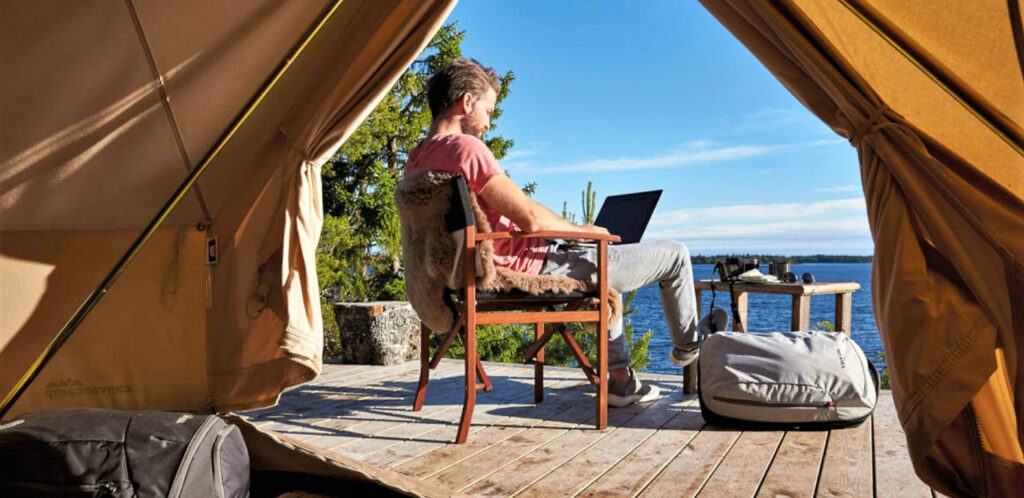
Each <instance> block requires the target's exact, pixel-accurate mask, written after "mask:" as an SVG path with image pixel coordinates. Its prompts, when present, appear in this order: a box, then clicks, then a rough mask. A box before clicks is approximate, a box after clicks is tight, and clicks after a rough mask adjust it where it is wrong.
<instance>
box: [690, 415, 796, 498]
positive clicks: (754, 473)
mask: <svg viewBox="0 0 1024 498" xmlns="http://www.w3.org/2000/svg"><path fill="white" fill-rule="evenodd" d="M783 434H784V433H783V432H777V431H748V432H744V433H743V434H742V435H741V436H740V438H739V440H738V441H736V444H734V445H733V446H732V449H730V450H729V454H727V455H726V456H725V459H723V460H722V463H721V464H719V465H718V468H717V469H715V473H714V474H712V475H711V478H710V479H708V482H707V484H705V485H704V488H703V489H701V491H700V495H701V496H707V497H718V496H754V495H755V494H757V488H759V487H761V479H762V478H764V475H765V473H766V472H767V471H768V466H769V465H771V463H772V459H773V458H775V451H776V450H777V449H778V448H779V443H781V442H782V436H783Z"/></svg>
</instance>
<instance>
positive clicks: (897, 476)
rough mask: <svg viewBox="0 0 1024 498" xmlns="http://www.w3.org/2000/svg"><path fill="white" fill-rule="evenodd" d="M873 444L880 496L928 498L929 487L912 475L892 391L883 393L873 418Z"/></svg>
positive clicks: (876, 483)
mask: <svg viewBox="0 0 1024 498" xmlns="http://www.w3.org/2000/svg"><path fill="white" fill-rule="evenodd" d="M872 421H873V423H874V430H873V434H874V438H873V439H874V443H875V492H876V494H877V496H879V497H886V498H888V497H900V498H902V497H929V496H931V491H930V490H929V489H928V486H927V485H926V484H925V483H923V482H921V479H919V478H918V477H917V474H915V473H914V465H913V463H911V461H910V453H908V452H907V438H906V436H905V435H904V433H903V427H902V426H901V425H900V423H899V418H898V417H897V416H896V406H895V405H894V404H893V400H892V391H882V392H880V393H879V396H878V404H876V405H875V413H874V415H873V416H872Z"/></svg>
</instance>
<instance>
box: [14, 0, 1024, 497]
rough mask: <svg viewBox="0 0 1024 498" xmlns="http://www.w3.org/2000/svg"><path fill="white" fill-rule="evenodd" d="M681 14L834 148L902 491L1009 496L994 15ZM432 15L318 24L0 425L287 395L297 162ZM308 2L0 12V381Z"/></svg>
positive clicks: (409, 54) (817, 2)
mask: <svg viewBox="0 0 1024 498" xmlns="http://www.w3.org/2000/svg"><path fill="white" fill-rule="evenodd" d="M702 2H703V3H704V4H705V6H706V7H707V8H708V10H709V11H711V12H712V14H713V15H714V16H715V17H717V18H718V19H719V20H720V21H721V22H722V24H724V25H725V26H726V27H727V28H728V29H729V30H730V31H732V32H733V33H734V34H735V36H736V37H737V38H738V39H739V40H740V41H741V42H742V43H744V44H745V45H746V46H747V47H748V48H749V49H750V50H751V51H752V52H753V53H754V54H755V56H756V57H758V58H759V59H760V60H761V62H762V63H763V64H764V65H765V66H766V67H767V68H768V69H769V70H770V71H771V72H772V73H773V74H775V76H776V77H777V78H778V79H779V80H780V81H781V82H782V84H783V85H785V86H786V87H787V88H788V89H789V90H790V91H791V92H792V93H793V94H794V95H795V96H796V97H797V98H798V99H799V100H800V101H801V102H802V103H803V104H804V105H805V106H806V107H807V108H808V109H810V110H811V112H813V113H814V114H815V115H817V116H818V117H819V118H820V119H821V120H822V121H824V122H825V123H826V124H828V125H829V126H830V127H832V128H833V130H835V131H836V132H837V133H838V134H840V135H842V136H844V137H846V138H848V139H849V140H850V141H851V143H852V144H853V145H855V146H856V147H857V149H858V151H859V155H860V161H861V171H862V177H863V185H864V192H865V196H866V197H867V204H868V214H869V221H870V225H871V231H872V234H873V237H874V240H875V247H876V257H875V264H874V277H873V283H872V287H873V292H872V294H873V296H874V300H875V302H874V306H875V313H876V318H877V321H878V326H879V330H880V332H881V334H882V338H883V342H884V345H885V349H886V352H887V355H888V356H887V362H888V365H889V369H890V375H891V379H892V384H893V394H894V398H895V400H896V404H897V410H898V413H899V415H900V419H901V422H902V423H903V426H904V428H905V430H906V433H907V438H908V442H909V449H910V452H911V457H912V459H913V461H914V464H915V467H916V470H917V472H918V474H919V475H920V476H921V477H922V478H923V479H924V480H925V481H927V482H928V483H929V484H931V485H932V486H934V487H936V488H937V489H940V490H942V491H944V492H947V493H950V494H979V495H985V494H988V495H999V494H1000V493H1003V494H1010V491H1011V490H1012V488H1009V486H1011V485H1012V484H1013V483H1014V482H1020V481H1021V480H1024V477H1022V475H1024V470H1022V469H1024V454H1022V452H1021V442H1022V439H1024V437H1022V435H1024V425H1022V424H1021V423H1020V420H1021V415H1022V413H1024V362H1021V361H1020V359H1021V357H1022V350H1021V347H1022V346H1021V344H1022V342H1021V341H1022V340H1024V132H1022V128H1024V125H1022V123H1024V34H1022V28H1021V26H1022V20H1021V11H1022V10H1024V8H1022V3H1021V0H981V1H977V2H959V1H952V0H914V1H907V0H870V1H868V0H836V1H824V0H774V1H770V2H768V1H760V0H702ZM450 3H451V2H447V1H438V2H426V1H425V2H417V1H405V2H402V1H399V0H391V1H384V0H362V1H360V0H348V1H345V2H344V3H342V4H341V6H340V7H339V10H338V11H337V12H336V13H335V14H334V15H332V16H331V17H330V18H329V20H328V22H327V23H326V24H325V25H324V26H323V29H322V32H320V33H319V34H317V35H316V36H315V37H313V39H312V41H311V43H310V44H309V46H308V47H306V49H305V51H304V52H303V53H302V54H301V55H299V56H298V57H297V58H295V60H294V62H293V63H292V67H291V68H289V69H288V71H286V72H285V73H284V75H283V76H282V78H281V80H280V81H279V82H278V83H277V85H276V86H275V88H274V89H273V90H271V91H270V92H269V93H268V94H267V95H266V98H265V99H263V100H262V101H261V102H260V104H259V105H258V106H256V109H255V111H254V113H253V114H252V115H251V116H249V117H248V118H247V120H246V121H245V123H244V124H243V125H242V126H241V127H240V128H239V129H238V131H237V133H236V134H235V136H234V137H233V138H232V139H231V140H229V141H227V143H226V145H225V146H224V147H223V149H222V150H220V152H219V154H218V155H217V156H216V157H215V158H214V160H213V161H212V162H211V163H210V164H209V167H208V171H207V172H206V173H205V174H204V175H203V176H202V177H201V178H200V179H199V181H198V183H197V184H196V188H194V189H192V190H191V191H189V192H188V193H187V196H186V198H185V199H184V200H183V202H182V203H181V204H180V205H178V207H177V208H176V209H175V210H174V211H173V212H171V213H170V215H169V216H168V217H167V219H166V221H165V222H164V223H163V225H162V226H161V228H160V229H158V230H156V231H155V233H154V234H153V236H152V238H151V240H150V241H149V243H148V244H146V245H145V247H144V248H143V249H142V251H141V252H139V253H138V256H137V257H136V258H135V261H133V262H132V264H131V265H129V266H128V268H127V270H126V271H125V272H124V274H123V275H122V276H121V277H120V280H119V281H118V282H117V284H116V285H115V286H114V287H112V288H111V289H110V291H109V292H108V293H107V295H106V296H105V298H104V299H103V300H102V301H101V302H100V303H99V304H98V305H97V306H96V308H95V309H94V310H93V312H92V314H91V315H90V316H89V317H88V319H87V320H85V321H83V322H82V324H81V326H80V327H79V330H78V331H77V332H76V333H75V335H74V336H73V337H72V338H71V339H70V340H68V342H67V343H66V344H65V345H64V348H63V350H61V352H60V353H59V354H58V355H56V356H55V357H54V358H53V360H52V362H51V363H50V364H49V365H48V366H47V367H46V369H45V370H44V371H43V372H42V373H41V374H40V375H39V377H38V378H37V379H36V380H35V382H34V383H33V384H32V385H31V386H30V387H29V388H28V390H27V391H26V392H25V394H24V395H23V396H22V398H21V399H20V400H19V401H18V403H17V404H16V405H15V407H14V410H13V411H12V412H11V413H10V414H9V415H13V414H16V413H18V412H21V411H26V410H31V409H37V408H49V407H58V406H82V405H89V406H102V407H111V408H148V409H181V410H200V411H202V410H206V411H209V410H215V411H228V410H238V409H244V408H248V407H255V406H263V405H266V404H270V403H273V402H274V401H275V400H276V397H277V396H278V394H279V393H280V391H281V390H282V389H284V388H285V387H287V386H290V385H294V384H297V383H300V382H303V381H305V380H308V379H310V378H312V377H313V376H315V375H316V373H317V372H318V370H319V364H320V358H319V351H320V343H319V341H320V333H319V327H320V324H319V323H317V320H318V319H319V311H318V310H317V309H316V308H317V300H316V299H315V295H316V283H315V279H314V273H313V268H312V264H313V263H312V251H313V244H314V243H315V240H316V234H317V232H318V229H319V206H318V204H317V203H318V200H319V192H318V178H317V168H318V166H317V165H318V164H320V163H321V162H322V161H323V160H324V159H325V158H326V157H328V156H329V155H330V153H331V152H332V151H333V150H334V148H335V147H336V146H337V145H338V144H339V143H340V142H341V141H343V140H344V138H345V137H346V136H347V134H348V133H350V132H351V131H352V129H353V128H354V127H355V126H356V125H357V124H358V122H359V121H360V119H361V118H363V117H364V116H365V115H366V114H367V113H368V112H369V110H370V109H371V108H372V106H373V104H374V102H376V100H377V99H379V98H380V97H381V95H382V93H383V92H384V91H386V89H387V87H388V86H389V85H390V83H391V82H393V81H394V79H395V78H396V77H397V75H398V74H399V73H400V72H401V71H402V70H403V69H404V67H405V66H406V65H407V64H408V63H409V61H411V60H412V58H413V57H414V56H415V55H416V54H417V53H418V51H419V50H420V49H421V48H422V46H423V45H424V43H425V42H426V40H427V39H429V37H430V35H431V34H432V33H433V31H434V30H435V29H436V28H437V27H438V25H439V23H440V22H441V21H442V20H443V19H444V17H445V15H446V14H447V12H448V11H449V10H450V8H451V5H450ZM332 5H333V4H332ZM325 6H326V2H324V1H319V2H318V1H309V2H272V1H259V2H241V3H240V2H227V1H221V2H199V1H195V0H191V1H184V2H174V3H160V2H151V3H147V2H135V1H131V0H129V1H128V2H124V3H121V2H110V3H105V4H97V3H88V4H82V5H78V4H74V3H59V2H54V1H49V2H31V3H30V2H24V3H16V4H13V5H8V6H7V9H5V16H4V17H3V20H2V21H0V23H2V27H3V31H2V33H3V34H2V35H0V54H2V60H3V64H4V66H5V68H6V69H7V74H8V75H17V77H13V78H12V77H8V78H6V79H5V81H4V83H3V85H2V89H3V93H2V95H0V119H2V125H0V132H2V134H0V137H2V139H0V276H2V279H0V306H2V308H0V385H2V386H9V385H14V384H15V383H16V382H17V381H18V377H19V376H20V375H21V374H22V372H24V371H25V369H26V368H28V367H29V366H30V365H31V363H32V360H33V358H35V357H36V355H37V354H38V352H39V351H41V350H43V348H44V347H45V346H46V344H47V341H49V340H50V338H52V337H53V333H54V331H56V330H58V329H60V328H61V326H62V324H63V323H64V321H65V320H66V319H67V317H69V316H71V315H72V314H73V313H74V311H75V309H76V307H77V306H79V305H80V304H81V302H82V297H83V296H85V295H87V294H89V292H90V291H92V290H93V289H94V288H95V285H96V283H97V282H99V281H101V280H102V279H103V275H104V274H105V273H106V271H107V270H108V269H109V268H110V267H112V266H113V265H114V264H115V262H116V261H117V260H118V257H119V256H120V255H121V254H122V253H123V252H124V250H125V249H126V248H127V247H128V246H130V245H131V244H132V241H133V240H134V239H135V237H136V236H137V234H138V232H139V230H140V228H141V227H144V226H147V223H148V222H149V220H150V219H151V217H152V216H153V213H156V212H158V211H159V210H160V206H161V205H162V203H163V202H165V200H166V199H168V198H169V197H170V195H171V193H172V192H174V190H175V188H176V186H177V185H179V184H180V183H181V181H182V179H183V178H185V177H186V176H187V175H188V174H189V172H190V171H192V170H193V169H194V168H196V165H197V164H202V159H203V158H205V157H208V155H209V153H210V151H211V148H212V147H213V146H214V144H216V143H218V142H219V137H221V136H222V134H223V133H224V130H226V129H229V126H230V124H231V123H233V122H234V117H235V116H236V115H237V114H238V113H240V112H241V111H242V110H243V109H245V108H246V104H247V102H249V101H250V100H253V98H254V95H256V94H257V90H258V89H259V88H261V82H263V81H264V80H266V78H267V77H268V76H269V75H270V74H273V70H274V68H275V67H276V66H278V65H279V64H280V63H281V61H282V60H285V57H286V55H287V54H288V53H290V52H289V50H290V47H292V46H293V45H294V44H295V43H296V42H297V40H299V39H301V38H302V35H303V33H306V32H307V31H310V27H311V26H313V25H314V22H315V20H316V19H318V18H319V16H320V15H321V14H322V13H323V12H324V8H325ZM97 54H103V55H102V56H99V55H97ZM208 260H209V262H208Z"/></svg>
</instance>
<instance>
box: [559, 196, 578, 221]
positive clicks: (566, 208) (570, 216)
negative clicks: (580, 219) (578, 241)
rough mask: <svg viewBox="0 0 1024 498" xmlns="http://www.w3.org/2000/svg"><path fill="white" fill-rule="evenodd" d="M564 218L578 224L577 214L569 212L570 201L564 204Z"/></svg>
mask: <svg viewBox="0 0 1024 498" xmlns="http://www.w3.org/2000/svg"><path fill="white" fill-rule="evenodd" d="M562 218H564V219H565V221H568V222H569V223H572V224H576V213H573V212H571V211H569V201H563V202H562Z"/></svg>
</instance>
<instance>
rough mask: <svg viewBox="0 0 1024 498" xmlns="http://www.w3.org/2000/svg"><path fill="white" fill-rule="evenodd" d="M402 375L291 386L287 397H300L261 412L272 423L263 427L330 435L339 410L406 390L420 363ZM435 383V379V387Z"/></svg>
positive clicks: (440, 373)
mask: <svg viewBox="0 0 1024 498" xmlns="http://www.w3.org/2000/svg"><path fill="white" fill-rule="evenodd" d="M460 364H461V362H457V363H447V364H445V365H444V366H441V367H438V369H437V371H435V372H432V374H435V375H436V377H435V381H436V380H440V378H447V377H450V376H452V375H454V374H455V372H457V371H458V365H460ZM401 371H402V372H404V373H403V375H401V376H398V377H392V378H387V377H384V378H378V379H372V380H371V379H368V380H367V384H365V385H361V386H337V387H336V386H331V385H326V386H317V387H315V388H314V387H311V388H309V389H301V390H298V389H297V390H292V391H288V392H287V393H285V395H287V396H288V397H289V398H291V397H293V396H295V397H298V398H300V400H301V401H300V402H298V403H288V404H284V403H283V404H282V406H279V407H276V409H275V410H274V411H273V412H271V413H267V414H263V415H262V417H263V418H265V419H271V420H274V421H275V423H274V424H270V425H266V426H263V427H262V428H264V429H268V430H272V431H275V432H280V433H282V434H286V435H288V436H290V437H293V438H296V439H299V440H303V441H305V440H309V439H313V438H316V437H320V436H324V435H330V434H334V433H336V432H337V429H341V428H343V427H340V426H339V427H332V426H334V425H335V424H341V422H338V421H336V420H335V419H336V418H337V415H338V414H339V413H345V412H346V411H347V410H349V409H350V408H352V407H353V406H359V404H360V403H361V402H363V401H364V400H367V399H371V398H374V397H377V396H381V395H383V394H385V393H396V394H398V393H402V392H406V391H407V392H409V393H411V392H412V391H409V390H408V385H410V384H412V383H413V381H414V380H415V379H418V377H419V363H418V362H417V363H416V365H415V368H412V369H408V370H401ZM436 385H437V383H436V382H435V388H436ZM427 397H428V399H429V398H430V390H429V389H428V392H427ZM408 405H409V406H410V407H411V406H412V401H411V400H410V401H409V402H408Z"/></svg>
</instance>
